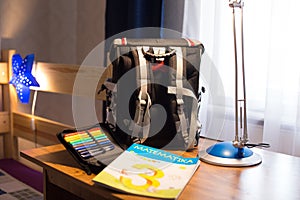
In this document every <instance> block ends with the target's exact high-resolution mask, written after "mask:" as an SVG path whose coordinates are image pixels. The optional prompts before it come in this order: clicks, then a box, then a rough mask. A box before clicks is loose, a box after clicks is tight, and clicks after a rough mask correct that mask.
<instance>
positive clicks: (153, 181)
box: [120, 164, 164, 191]
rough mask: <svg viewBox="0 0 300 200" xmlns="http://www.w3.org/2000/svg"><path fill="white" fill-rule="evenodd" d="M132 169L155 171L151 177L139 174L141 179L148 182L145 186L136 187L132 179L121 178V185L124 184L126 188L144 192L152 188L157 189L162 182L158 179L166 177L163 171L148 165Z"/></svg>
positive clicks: (135, 166)
mask: <svg viewBox="0 0 300 200" xmlns="http://www.w3.org/2000/svg"><path fill="white" fill-rule="evenodd" d="M132 167H133V168H136V169H149V170H151V171H153V174H152V175H151V176H150V175H147V174H146V173H140V174H138V175H139V176H140V177H142V178H144V179H145V180H146V183H145V184H144V185H134V184H133V183H132V179H131V178H127V177H124V176H120V181H121V183H123V184H124V185H125V186H126V187H128V188H132V189H136V190H143V191H144V190H147V189H148V188H149V187H151V186H152V187H155V188H157V187H158V186H159V185H160V182H159V181H158V180H157V179H160V178H162V177H163V176H164V173H163V171H161V170H160V169H157V168H156V167H153V166H151V165H147V164H135V165H133V166H132Z"/></svg>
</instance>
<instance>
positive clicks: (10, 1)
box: [0, 0, 106, 64]
mask: <svg viewBox="0 0 300 200" xmlns="http://www.w3.org/2000/svg"><path fill="white" fill-rule="evenodd" d="M105 2H106V1H105V0H90V1H84V0H64V1H61V0H51V1H46V0H42V1H41V0H22V1H20V0H0V37H1V48H2V49H7V48H15V49H17V51H18V52H19V53H21V54H23V55H26V54H29V53H35V54H36V58H37V60H38V61H47V62H56V63H70V64H81V62H82V60H83V59H84V58H85V56H86V55H87V54H88V53H89V52H90V51H91V50H92V49H93V48H94V47H95V46H96V45H97V44H98V43H100V42H101V41H103V40H104V27H105V26H104V25H105V21H104V19H105Z"/></svg>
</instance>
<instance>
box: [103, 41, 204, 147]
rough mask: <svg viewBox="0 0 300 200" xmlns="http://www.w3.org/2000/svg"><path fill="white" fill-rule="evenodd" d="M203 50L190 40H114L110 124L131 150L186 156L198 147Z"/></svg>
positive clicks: (107, 85)
mask: <svg viewBox="0 0 300 200" xmlns="http://www.w3.org/2000/svg"><path fill="white" fill-rule="evenodd" d="M203 52H204V47H203V45H202V44H201V43H200V42H199V41H196V40H190V39H183V38H182V39H127V38H120V39H115V40H114V42H113V44H112V45H111V49H110V52H109V58H110V61H111V63H110V67H111V68H112V77H111V79H108V80H107V81H106V83H105V84H104V87H103V88H104V89H106V97H107V99H106V120H105V123H106V124H107V125H108V126H109V127H110V128H111V132H112V133H113V137H114V138H115V139H116V140H117V141H118V143H119V144H120V145H121V146H122V147H123V148H124V149H126V148H127V147H128V146H130V145H131V144H132V143H142V144H144V145H148V146H151V147H155V148H165V149H175V150H187V149H189V148H191V147H193V146H197V144H198V140H199V135H200V126H199V123H198V120H197V119H198V116H197V115H198V109H199V107H200V106H199V105H200V104H199V102H200V98H201V91H199V74H200V72H199V70H200V62H201V56H202V54H203Z"/></svg>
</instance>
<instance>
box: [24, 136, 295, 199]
mask: <svg viewBox="0 0 300 200" xmlns="http://www.w3.org/2000/svg"><path fill="white" fill-rule="evenodd" d="M201 140H202V141H201V145H200V146H199V149H200V150H202V149H204V148H206V147H207V146H209V145H211V144H212V142H211V141H210V140H206V139H201ZM254 151H255V152H256V153H258V154H260V155H261V156H262V160H263V161H262V163H261V164H259V165H257V166H252V167H242V168H237V167H235V168H234V167H220V166H213V165H210V164H207V163H204V162H201V164H200V167H199V168H198V170H197V171H196V173H195V174H194V176H193V177H192V179H191V180H190V182H189V183H188V185H187V186H186V187H185V189H184V191H183V193H182V194H181V195H180V196H179V199H187V200H190V199H195V198H197V199H210V200H211V199H218V200H219V199H226V200H227V199H242V200H247V199H251V200H254V199H279V200H281V199H289V200H293V199H300V186H299V183H300V158H299V157H293V156H288V155H284V154H280V153H274V152H270V151H266V150H260V149H255V150H254ZM196 153H197V150H195V151H194V152H190V153H188V155H192V154H196ZM21 156H22V157H24V158H26V159H28V160H30V161H32V162H34V163H36V164H38V165H40V166H41V167H43V168H44V170H45V171H47V173H48V179H49V181H50V182H52V183H53V184H55V185H57V186H59V187H61V188H64V189H65V190H67V191H70V192H72V193H74V194H76V195H78V196H80V197H82V198H84V199H94V198H95V197H102V198H101V199H104V198H105V199H132V200H139V199H143V200H145V199H148V198H145V197H141V196H134V195H128V194H122V193H118V192H115V191H112V190H109V189H106V188H104V187H101V186H98V185H95V184H94V183H93V182H92V178H93V177H94V176H95V175H93V174H92V175H87V174H86V173H85V172H84V171H82V170H81V169H80V167H79V165H78V164H77V163H76V162H75V161H74V160H73V158H72V157H71V155H69V153H68V152H67V151H66V150H65V148H64V147H63V146H62V145H60V144H59V145H54V146H47V147H42V148H36V149H31V150H25V151H22V152H21ZM87 191H89V192H87ZM99 199H100V198H99ZM149 199H150V198H149Z"/></svg>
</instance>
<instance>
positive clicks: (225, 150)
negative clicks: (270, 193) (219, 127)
mask: <svg viewBox="0 0 300 200" xmlns="http://www.w3.org/2000/svg"><path fill="white" fill-rule="evenodd" d="M229 6H230V7H231V8H232V10H233V12H232V13H233V34H234V53H235V138H234V140H233V141H232V142H230V141H229V142H228V141H225V142H219V143H216V144H214V145H212V146H211V147H209V148H208V149H206V150H204V151H201V152H200V154H199V155H200V159H201V160H202V161H204V162H207V163H210V164H214V165H220V166H233V167H234V166H236V167H244V166H252V165H257V164H260V163H261V162H262V159H261V156H260V155H258V154H256V153H254V152H253V151H252V150H250V149H249V148H248V147H250V146H253V144H247V142H248V133H247V113H246V87H245V71H244V38H243V7H244V2H243V0H239V1H238V0H229ZM236 8H239V9H241V43H242V44H241V50H242V83H243V85H242V89H243V97H242V99H238V95H239V94H238V89H239V88H238V61H237V60H238V59H237V41H236V24H235V9H236ZM239 104H240V107H239ZM239 119H240V121H239ZM239 125H240V130H241V132H242V133H241V135H242V136H241V137H240V136H239ZM258 145H259V146H264V145H265V146H267V144H263V143H261V144H258Z"/></svg>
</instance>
